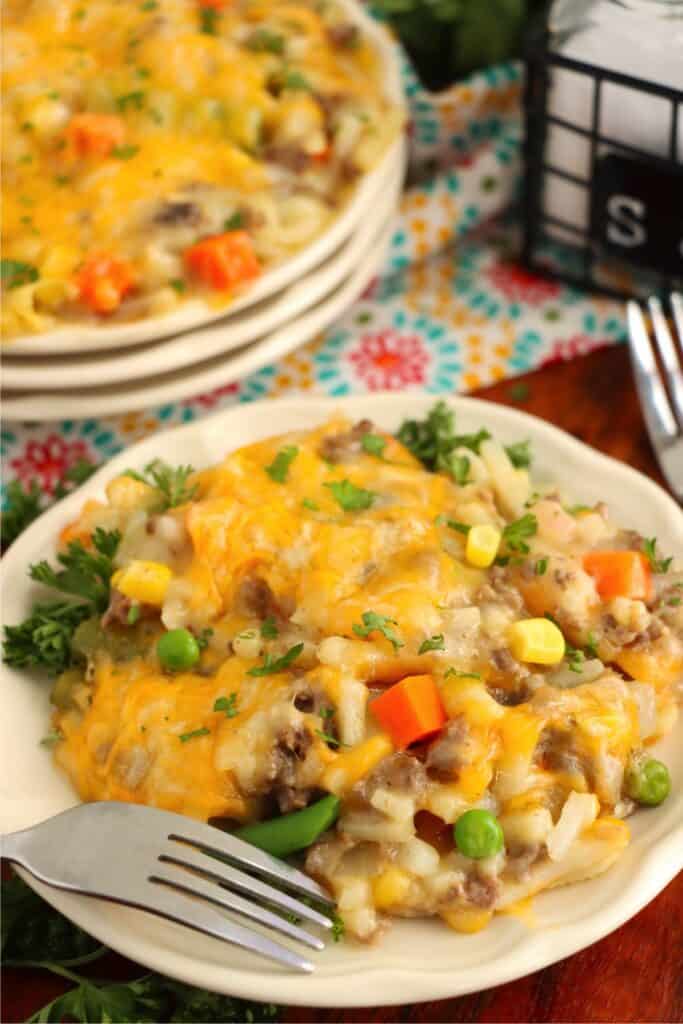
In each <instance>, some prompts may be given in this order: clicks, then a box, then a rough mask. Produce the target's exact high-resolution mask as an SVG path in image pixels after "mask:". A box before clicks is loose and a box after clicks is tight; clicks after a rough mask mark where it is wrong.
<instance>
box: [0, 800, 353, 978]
mask: <svg viewBox="0 0 683 1024" xmlns="http://www.w3.org/2000/svg"><path fill="white" fill-rule="evenodd" d="M1 847H2V855H3V857H7V859H8V860H10V861H12V862H13V863H15V864H18V865H20V866H21V867H23V868H25V869H26V870H27V871H28V872H30V874H32V875H34V876H35V877H36V878H37V879H39V880H40V881H41V882H46V883H47V884H48V885H52V886H55V887H56V888H57V889H66V890H68V891H69V892H78V893H83V894H84V895H86V896H96V897H98V898H101V899H105V900H111V901H112V902H114V903H123V904H125V905H127V906H130V907H137V908H139V909H140V910H146V911H148V912H149V913H150V914H157V915H158V916H159V917H165V918H168V919H169V920H171V921H176V922H178V923H179V924H183V925H186V926H187V927H188V928H194V929H195V930H196V931H199V932H203V933H204V934H205V935H212V936H213V937H214V938H217V939H222V940H223V941H224V942H229V943H232V944H233V945H234V946H240V947H242V948H243V949H248V950H251V952H253V953H257V954H259V955H260V956H265V957H268V958H269V959H271V960H276V961H278V962H279V963H281V964H284V965H285V966H286V967H290V968H294V969H295V970H298V971H304V972H310V971H312V970H313V964H312V963H311V962H310V961H309V960H306V959H305V958H304V957H302V956H301V955H300V954H299V953H297V952H294V951H293V950H291V949H289V948H288V947H286V946H283V945H280V943H278V942H274V941H273V940H272V939H270V938H268V937H267V936H266V935H263V934H261V933H260V932H258V931H252V930H251V929H250V928H246V927H244V926H243V925H241V924H238V923H237V922H236V921H234V920H232V918H231V917H228V916H227V915H226V914H225V913H224V912H225V911H229V912H230V913H231V914H234V915H236V916H238V917H242V918H247V919H248V920H250V921H252V922H254V923H256V924H258V925H261V926H264V928H265V929H272V930H273V931H276V932H280V933H281V934H282V935H286V936H288V937H289V938H291V939H294V940H296V941H297V942H300V943H303V944H304V945H305V946H308V947H309V948H311V949H318V950H319V949H323V948H324V945H325V944H324V942H323V940H322V939H321V938H320V937H319V936H318V935H315V934H311V933H310V932H308V931H306V930H304V929H303V928H301V927H299V924H298V923H295V922H299V921H301V922H304V921H305V922H307V923H309V924H313V925H317V926H318V927H319V928H323V929H330V928H331V927H332V921H331V920H330V917H329V916H327V915H326V914H325V913H320V911H319V910H316V909H315V908H314V907H312V906H309V905H308V903H307V902H303V901H302V899H301V898H296V897H303V898H304V899H305V900H307V901H308V900H311V901H313V902H314V903H315V904H316V905H317V906H318V907H319V908H320V909H321V910H323V911H324V910H327V911H328V914H329V912H331V910H332V909H333V908H334V903H333V901H332V900H331V899H330V897H329V896H328V895H327V893H325V892H324V891H323V890H322V889H321V888H320V886H318V885H316V883H315V882H314V881H312V879H310V878H308V877H307V876H306V875H304V874H302V872H300V871H297V870H296V869H295V868H292V867H290V866H289V865H288V864H285V863H284V862H283V861H280V860H276V859H275V858H274V857H271V856H270V855H269V854H267V853H264V852H263V851H262V850H259V849H257V847H255V846H252V845H251V844H250V843H245V842H243V840H241V839H237V838H236V837H235V836H231V835H227V834H226V833H225V832H222V831H221V830H220V829H217V828H213V827H212V826H211V825H204V824H202V823H200V822H197V821H194V820H193V819H191V818H185V817H184V816H182V815H180V814H173V813H171V812H170V811H160V810H157V809H156V808H154V807H143V806H140V805H138V804H127V803H116V802H113V801H112V802H108V801H102V802H101V803H90V804H80V805H79V806H77V807H74V808H72V809H71V810H69V811H64V812H63V813H62V814H58V815H56V817H54V818H49V819H48V820H47V821H43V822H41V823H40V824H39V825H36V826H35V827H33V828H28V829H24V830H23V831H21V832H13V833H10V834H9V835H5V836H3V837H2V843H1ZM271 883H275V884H271ZM276 886H283V887H285V888H286V889H288V890H289V893H287V892H283V891H282V890H281V889H280V888H277V887H276ZM281 915H286V916H281Z"/></svg>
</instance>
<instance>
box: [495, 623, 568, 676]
mask: <svg viewBox="0 0 683 1024" xmlns="http://www.w3.org/2000/svg"><path fill="white" fill-rule="evenodd" d="M508 641H509V644H510V650H511V651H512V653H513V654H514V656H515V658H517V660H518V661H531V662H534V663H535V664H537V665H556V664H557V663H558V661H562V659H563V657H564V650H565V644H564V637H563V636H562V632H561V630H560V629H559V628H558V627H557V626H556V625H555V623H554V622H551V621H550V619H522V620H520V621H519V622H513V623H512V625H511V626H510V628H509V630H508Z"/></svg>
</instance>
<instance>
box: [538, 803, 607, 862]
mask: <svg viewBox="0 0 683 1024" xmlns="http://www.w3.org/2000/svg"><path fill="white" fill-rule="evenodd" d="M599 812H600V803H599V801H598V798H597V797H596V796H595V794H593V793H576V792H572V793H570V794H569V796H568V797H567V799H566V800H565V802H564V806H563V808H562V813H561V814H560V817H559V820H558V822H557V824H556V825H555V827H554V828H553V830H552V832H551V833H550V835H549V836H548V839H547V842H546V845H547V848H548V856H549V857H550V859H551V860H554V861H560V860H562V858H563V857H564V856H565V854H566V853H567V851H568V850H569V847H570V846H571V845H572V843H573V842H574V840H575V839H577V838H578V837H579V836H580V835H581V833H582V832H583V830H584V829H585V828H588V826H589V825H592V824H593V822H594V821H595V819H596V818H597V816H598V814H599Z"/></svg>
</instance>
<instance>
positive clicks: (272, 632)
mask: <svg viewBox="0 0 683 1024" xmlns="http://www.w3.org/2000/svg"><path fill="white" fill-rule="evenodd" d="M279 632H280V630H279V629H278V628H277V626H276V624H275V619H274V618H273V616H272V615H269V616H268V618H267V619H264V620H263V622H262V623H261V636H262V637H263V639H264V640H274V639H275V637H276V636H278V634H279Z"/></svg>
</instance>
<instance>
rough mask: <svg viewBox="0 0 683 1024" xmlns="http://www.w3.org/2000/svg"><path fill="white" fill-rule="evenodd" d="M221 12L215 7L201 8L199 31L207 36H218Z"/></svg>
mask: <svg viewBox="0 0 683 1024" xmlns="http://www.w3.org/2000/svg"><path fill="white" fill-rule="evenodd" d="M218 16H219V12H218V11H217V10H216V9H215V8H213V7H200V8H199V31H200V32H203V33H204V35H206V36H217V35H218Z"/></svg>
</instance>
